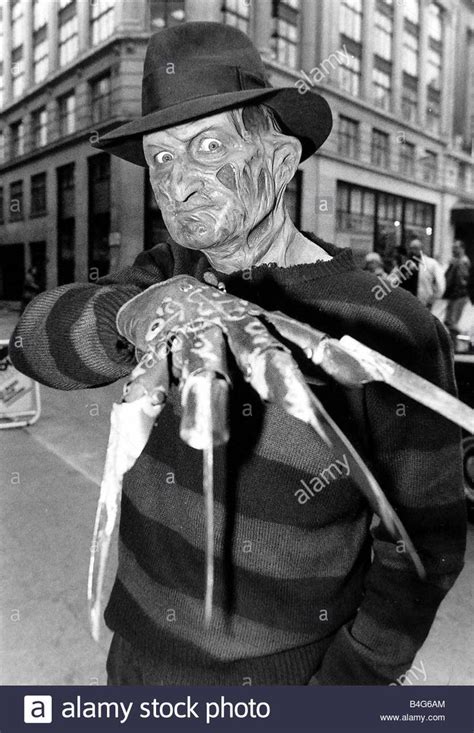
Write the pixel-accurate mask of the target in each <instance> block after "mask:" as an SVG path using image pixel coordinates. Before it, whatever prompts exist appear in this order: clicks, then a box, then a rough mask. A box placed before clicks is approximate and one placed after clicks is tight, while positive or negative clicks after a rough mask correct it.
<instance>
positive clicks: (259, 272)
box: [207, 232, 357, 286]
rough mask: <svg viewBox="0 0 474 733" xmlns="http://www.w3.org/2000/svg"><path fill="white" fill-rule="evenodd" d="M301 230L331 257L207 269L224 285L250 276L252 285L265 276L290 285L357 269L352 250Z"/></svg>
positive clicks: (266, 278)
mask: <svg viewBox="0 0 474 733" xmlns="http://www.w3.org/2000/svg"><path fill="white" fill-rule="evenodd" d="M302 234H303V235H304V236H305V237H307V238H308V239H311V241H312V242H315V243H316V244H318V245H319V246H320V247H321V249H324V250H325V251H326V252H327V253H328V254H329V255H331V256H332V259H331V260H317V261H316V262H309V263H304V264H299V265H290V266H289V267H280V266H278V265H277V264H276V262H269V263H267V264H264V265H257V266H255V267H250V268H248V269H246V270H238V271H236V272H231V273H224V272H219V271H218V270H215V269H213V268H211V267H208V268H207V269H209V270H211V271H212V272H214V273H215V275H216V277H217V278H218V279H219V280H220V281H221V282H223V283H224V284H225V285H226V286H227V285H230V284H231V283H232V282H237V281H241V280H251V281H252V282H253V283H254V284H255V285H257V284H258V283H260V282H262V281H267V282H268V280H272V281H274V282H276V283H279V284H281V285H283V286H284V285H289V286H291V285H292V284H295V283H296V282H298V283H301V282H310V281H312V280H317V279H320V278H326V277H329V276H332V275H338V274H341V273H343V272H347V271H348V270H355V269H357V266H356V264H355V262H354V257H353V255H352V250H350V249H349V248H343V249H341V248H340V247H335V246H334V245H333V244H329V243H328V242H324V241H323V240H322V239H319V238H318V237H316V236H315V235H314V234H312V233H311V232H302Z"/></svg>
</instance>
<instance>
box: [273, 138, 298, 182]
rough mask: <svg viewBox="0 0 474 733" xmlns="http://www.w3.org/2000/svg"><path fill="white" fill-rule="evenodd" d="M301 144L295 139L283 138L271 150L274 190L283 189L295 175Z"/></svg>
mask: <svg viewBox="0 0 474 733" xmlns="http://www.w3.org/2000/svg"><path fill="white" fill-rule="evenodd" d="M301 150H302V147H301V143H300V141H299V140H298V139H297V138H296V137H290V136H285V137H281V138H280V140H278V142H277V144H276V145H275V147H274V149H273V151H274V152H273V175H274V179H275V190H276V191H280V190H281V189H285V188H286V187H287V185H288V184H289V182H290V181H291V179H292V178H293V176H294V175H295V173H296V171H297V169H298V165H299V162H300V158H301Z"/></svg>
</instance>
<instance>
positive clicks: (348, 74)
mask: <svg viewBox="0 0 474 733" xmlns="http://www.w3.org/2000/svg"><path fill="white" fill-rule="evenodd" d="M346 55H347V54H346ZM339 86H340V87H341V89H343V90H344V91H345V92H348V93H349V94H353V95H354V96H355V97H357V96H359V93H360V58H359V57H357V56H349V61H348V62H347V63H343V64H340V66H339Z"/></svg>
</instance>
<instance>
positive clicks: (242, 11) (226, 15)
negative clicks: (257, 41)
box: [222, 0, 250, 33]
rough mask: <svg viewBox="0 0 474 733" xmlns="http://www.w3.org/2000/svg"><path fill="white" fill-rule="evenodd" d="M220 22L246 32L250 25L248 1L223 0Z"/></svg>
mask: <svg viewBox="0 0 474 733" xmlns="http://www.w3.org/2000/svg"><path fill="white" fill-rule="evenodd" d="M222 22H223V23H226V24H227V25H233V26H235V27H236V28H238V29H239V30H241V31H243V32H244V33H248V32H249V25H250V3H249V2H248V0H224V3H223V6H222Z"/></svg>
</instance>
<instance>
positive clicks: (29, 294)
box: [20, 265, 40, 313]
mask: <svg viewBox="0 0 474 733" xmlns="http://www.w3.org/2000/svg"><path fill="white" fill-rule="evenodd" d="M37 274H38V270H37V269H36V267H35V266H34V265H33V267H29V268H28V270H27V272H26V276H25V282H24V283H23V293H22V296H21V310H20V312H21V313H23V311H24V310H25V308H26V306H27V305H28V303H31V301H32V300H33V298H36V296H37V295H38V293H39V292H40V286H39V285H38V282H37V280H36V277H37Z"/></svg>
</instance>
